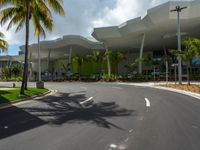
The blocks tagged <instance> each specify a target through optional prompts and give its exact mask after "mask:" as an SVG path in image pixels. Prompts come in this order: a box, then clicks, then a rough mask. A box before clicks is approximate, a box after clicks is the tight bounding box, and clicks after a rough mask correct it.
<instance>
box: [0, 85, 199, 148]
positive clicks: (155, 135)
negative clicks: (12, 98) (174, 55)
mask: <svg viewBox="0 0 200 150" xmlns="http://www.w3.org/2000/svg"><path fill="white" fill-rule="evenodd" d="M46 86H47V87H49V88H53V89H57V90H58V93H56V94H55V95H51V96H48V97H46V98H44V99H41V100H37V101H33V102H31V103H27V104H23V105H20V106H18V107H12V108H8V109H3V110H0V150H200V100H198V99H195V98H192V97H189V96H185V95H181V94H176V93H173V92H168V91H162V90H158V89H153V88H147V87H146V88H145V87H137V86H129V85H118V84H115V83H111V84H106V83H67V82H66V83H46ZM88 99H93V100H94V103H95V104H94V105H93V107H89V108H84V107H81V105H80V101H85V100H88Z"/></svg>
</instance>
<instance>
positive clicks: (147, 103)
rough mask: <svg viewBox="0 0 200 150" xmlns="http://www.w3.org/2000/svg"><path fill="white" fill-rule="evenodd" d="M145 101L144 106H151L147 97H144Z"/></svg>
mask: <svg viewBox="0 0 200 150" xmlns="http://www.w3.org/2000/svg"><path fill="white" fill-rule="evenodd" d="M144 99H145V101H146V107H151V104H150V101H149V100H148V98H144Z"/></svg>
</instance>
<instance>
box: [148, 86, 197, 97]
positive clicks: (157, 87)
mask: <svg viewBox="0 0 200 150" xmlns="http://www.w3.org/2000/svg"><path fill="white" fill-rule="evenodd" d="M150 87H152V88H155V89H161V90H166V91H170V92H174V93H179V94H183V95H187V96H191V97H193V98H196V99H199V100H200V94H197V93H193V92H189V91H184V90H178V89H174V88H167V87H161V86H159V85H156V86H150Z"/></svg>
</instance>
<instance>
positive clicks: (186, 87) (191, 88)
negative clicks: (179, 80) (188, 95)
mask: <svg viewBox="0 0 200 150" xmlns="http://www.w3.org/2000/svg"><path fill="white" fill-rule="evenodd" d="M161 86H163V87H168V88H174V89H179V90H184V91H189V92H193V93H198V94H200V85H194V84H192V85H187V84H181V85H179V84H167V85H161Z"/></svg>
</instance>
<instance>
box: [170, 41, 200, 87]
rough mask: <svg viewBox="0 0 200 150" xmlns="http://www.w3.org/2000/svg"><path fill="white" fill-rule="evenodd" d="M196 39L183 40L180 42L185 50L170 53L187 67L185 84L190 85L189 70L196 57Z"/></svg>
mask: <svg viewBox="0 0 200 150" xmlns="http://www.w3.org/2000/svg"><path fill="white" fill-rule="evenodd" d="M198 41H199V40H198V39H195V38H189V37H187V38H185V39H183V41H182V44H183V46H184V47H185V49H184V50H183V51H179V50H172V51H171V53H172V54H173V55H175V56H177V57H180V58H181V59H183V60H184V61H185V62H186V66H187V82H188V85H190V68H191V65H192V60H193V58H195V57H196V56H197V52H198V46H197V45H198V44H197V43H198Z"/></svg>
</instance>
